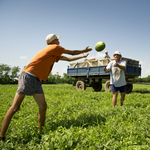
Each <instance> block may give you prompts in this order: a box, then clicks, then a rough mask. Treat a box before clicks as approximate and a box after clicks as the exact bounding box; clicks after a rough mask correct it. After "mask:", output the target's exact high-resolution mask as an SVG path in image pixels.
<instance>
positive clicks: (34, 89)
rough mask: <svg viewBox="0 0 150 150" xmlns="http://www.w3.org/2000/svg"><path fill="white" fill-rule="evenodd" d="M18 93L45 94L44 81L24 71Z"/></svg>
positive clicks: (19, 82) (20, 78)
mask: <svg viewBox="0 0 150 150" xmlns="http://www.w3.org/2000/svg"><path fill="white" fill-rule="evenodd" d="M17 93H21V94H24V95H29V96H31V95H33V94H43V93H44V92H43V89H42V83H41V81H40V80H39V79H38V78H37V77H35V76H33V75H30V74H28V73H27V72H22V73H21V75H20V77H19V81H18V89H17Z"/></svg>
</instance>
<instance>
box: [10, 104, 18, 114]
mask: <svg viewBox="0 0 150 150" xmlns="http://www.w3.org/2000/svg"><path fill="white" fill-rule="evenodd" d="M10 109H11V112H12V113H13V114H15V113H16V112H17V111H19V109H20V106H18V107H13V106H11V107H10Z"/></svg>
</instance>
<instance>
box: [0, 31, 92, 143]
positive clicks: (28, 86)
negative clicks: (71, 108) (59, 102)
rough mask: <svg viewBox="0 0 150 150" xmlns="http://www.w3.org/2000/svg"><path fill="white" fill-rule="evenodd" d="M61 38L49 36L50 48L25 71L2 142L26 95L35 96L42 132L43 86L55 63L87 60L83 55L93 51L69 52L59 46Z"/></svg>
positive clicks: (43, 118) (3, 129)
mask: <svg viewBox="0 0 150 150" xmlns="http://www.w3.org/2000/svg"><path fill="white" fill-rule="evenodd" d="M59 38H60V36H56V35H55V34H49V35H48V36H47V37H46V42H47V45H48V46H47V47H46V48H44V49H42V50H41V51H39V52H38V53H37V54H36V55H35V56H34V57H33V59H32V60H31V62H30V63H29V64H28V65H27V66H26V67H25V68H24V69H23V71H22V73H21V75H20V78H19V81H18V89H17V92H16V95H15V97H14V101H13V104H12V106H11V107H10V108H9V110H8V111H7V113H6V115H5V117H4V119H3V122H2V127H1V132H0V140H1V141H4V140H5V133H6V131H7V129H8V126H9V124H10V121H11V118H12V117H13V115H14V114H15V113H16V112H17V111H18V110H19V108H20V105H21V103H22V101H23V99H24V97H25V95H29V96H31V95H33V97H34V99H35V101H36V102H37V104H38V106H39V113H38V125H39V130H41V129H42V126H44V123H45V117H46V109H47V104H46V101H45V97H44V92H43V89H42V86H41V85H42V83H43V82H45V81H46V79H47V77H48V75H49V74H50V72H51V71H52V68H53V65H54V63H55V62H58V61H59V60H63V61H74V60H78V59H81V58H85V57H87V56H88V54H86V55H84V54H82V53H86V52H89V51H91V50H92V49H91V48H89V47H88V46H87V47H86V48H85V49H83V50H67V49H65V48H63V47H62V46H59ZM63 53H64V54H69V55H78V54H82V55H81V56H76V57H66V56H63V55H62V54H63Z"/></svg>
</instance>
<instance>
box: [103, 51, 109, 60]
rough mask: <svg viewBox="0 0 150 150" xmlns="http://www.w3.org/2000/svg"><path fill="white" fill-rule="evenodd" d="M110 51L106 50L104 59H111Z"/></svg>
mask: <svg viewBox="0 0 150 150" xmlns="http://www.w3.org/2000/svg"><path fill="white" fill-rule="evenodd" d="M109 58H110V57H109V55H108V51H105V55H104V59H109Z"/></svg>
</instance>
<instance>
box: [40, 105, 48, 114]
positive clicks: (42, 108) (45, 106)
mask: <svg viewBox="0 0 150 150" xmlns="http://www.w3.org/2000/svg"><path fill="white" fill-rule="evenodd" d="M39 110H40V111H43V112H44V111H46V110H47V104H45V105H40V106H39Z"/></svg>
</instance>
